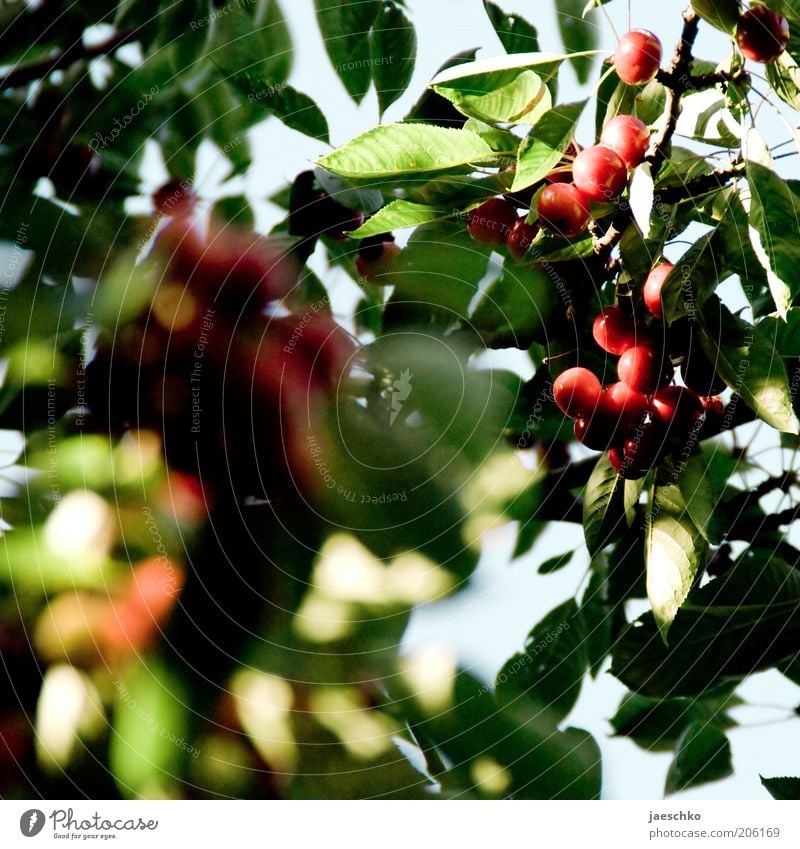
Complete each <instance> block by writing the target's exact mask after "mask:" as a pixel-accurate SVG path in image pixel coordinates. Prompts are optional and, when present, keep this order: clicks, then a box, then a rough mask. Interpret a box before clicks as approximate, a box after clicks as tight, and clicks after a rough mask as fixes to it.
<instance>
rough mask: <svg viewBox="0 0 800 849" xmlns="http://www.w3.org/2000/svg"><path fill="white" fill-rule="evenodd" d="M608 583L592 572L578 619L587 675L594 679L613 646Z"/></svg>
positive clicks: (598, 574) (601, 575) (603, 577)
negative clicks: (583, 635)
mask: <svg viewBox="0 0 800 849" xmlns="http://www.w3.org/2000/svg"><path fill="white" fill-rule="evenodd" d="M608 589H609V587H608V581H607V579H606V576H605V575H603V574H602V573H600V572H593V573H592V577H591V578H590V579H589V583H588V584H587V586H586V591H585V592H584V594H583V598H582V599H581V607H580V617H581V620H582V622H583V631H584V634H585V637H586V641H585V645H586V659H587V661H588V663H589V674H590V675H591V676H592V678H596V677H597V675H598V674H599V673H600V669H601V668H602V666H603V662H604V661H605V659H606V658H607V657H608V655H609V654H610V653H611V646H612V645H613V642H614V640H613V634H612V618H613V614H612V606H611V603H610V601H609V599H608V597H607V596H608Z"/></svg>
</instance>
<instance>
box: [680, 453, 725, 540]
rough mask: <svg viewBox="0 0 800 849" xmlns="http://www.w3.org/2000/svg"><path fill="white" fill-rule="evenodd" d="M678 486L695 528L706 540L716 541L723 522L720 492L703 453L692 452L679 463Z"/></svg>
mask: <svg viewBox="0 0 800 849" xmlns="http://www.w3.org/2000/svg"><path fill="white" fill-rule="evenodd" d="M678 487H679V489H680V491H681V496H682V497H683V501H684V503H685V504H686V510H687V512H688V514H689V517H690V518H691V520H692V522H694V524H695V527H696V528H697V530H698V531H700V533H701V534H702V535H703V538H704V539H705V540H706V541H707V542H710V543H712V544H717V543H719V542H720V541H721V540H722V534H723V524H724V522H723V518H722V516H721V515H720V510H721V503H722V494H721V493H720V492H718V491H717V489H716V488H715V486H714V480H713V475H712V473H711V472H710V471H709V461H708V458H707V457H706V455H705V454H703V453H700V454H693V455H692V456H691V457H690V458H689V459H688V460H687V461H686V462H685V463H682V464H681V469H680V474H679V476H678Z"/></svg>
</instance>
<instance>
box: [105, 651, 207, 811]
mask: <svg viewBox="0 0 800 849" xmlns="http://www.w3.org/2000/svg"><path fill="white" fill-rule="evenodd" d="M115 688H116V691H117V693H116V707H115V709H114V728H113V733H112V734H111V735H110V743H109V746H110V751H109V764H110V766H111V773H112V775H113V776H114V779H115V781H116V782H117V785H118V786H119V789H120V792H121V793H123V794H124V795H125V796H126V797H127V798H139V797H142V796H153V795H159V796H161V795H164V794H170V791H172V792H178V787H179V781H180V774H181V773H180V770H181V764H182V763H185V761H186V758H187V754H186V752H187V747H188V746H190V745H191V742H192V741H191V740H189V739H187V735H188V733H189V727H190V725H189V708H188V693H187V691H186V687H185V684H184V682H183V681H182V680H181V679H180V678H179V677H178V675H177V674H176V673H175V671H174V670H172V669H170V668H169V667H168V666H167V665H166V664H165V663H164V662H163V661H161V660H159V659H156V658H154V657H141V658H139V659H138V660H137V662H136V664H134V668H133V670H132V671H131V672H130V673H129V674H127V675H126V676H125V677H124V678H120V679H119V680H117V681H116V682H115ZM182 744H184V745H182Z"/></svg>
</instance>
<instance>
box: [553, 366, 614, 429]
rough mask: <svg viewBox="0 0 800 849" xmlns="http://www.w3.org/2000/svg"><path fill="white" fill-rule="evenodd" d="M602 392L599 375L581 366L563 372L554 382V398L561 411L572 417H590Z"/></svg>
mask: <svg viewBox="0 0 800 849" xmlns="http://www.w3.org/2000/svg"><path fill="white" fill-rule="evenodd" d="M602 392H603V387H602V386H601V385H600V381H599V380H598V379H597V376H596V375H595V374H593V373H592V372H590V371H589V369H587V368H582V367H580V366H576V367H575V368H570V369H567V370H566V371H565V372H562V373H561V374H560V375H559V376H558V377H557V378H556V379H555V382H554V383H553V399H554V400H555V402H556V404H557V406H558V408H559V409H560V410H561V412H562V413H564V414H565V415H567V416H569V417H570V418H572V419H576V418H588V417H590V416H591V415H592V413H593V412H594V411H595V409H596V408H597V406H598V404H599V403H600V399H601V396H602Z"/></svg>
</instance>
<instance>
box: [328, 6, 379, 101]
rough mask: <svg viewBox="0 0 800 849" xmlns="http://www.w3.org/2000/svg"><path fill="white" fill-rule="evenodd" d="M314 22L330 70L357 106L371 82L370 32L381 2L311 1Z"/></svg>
mask: <svg viewBox="0 0 800 849" xmlns="http://www.w3.org/2000/svg"><path fill="white" fill-rule="evenodd" d="M314 6H315V8H316V10H317V22H318V23H319V28H320V31H321V32H322V40H323V43H324V44H325V50H326V51H327V53H328V57H329V58H330V60H331V64H332V65H333V69H334V70H335V71H336V73H337V75H338V76H339V79H340V80H341V81H342V83H343V84H344V87H345V88H346V89H347V93H348V94H349V95H350V97H352V98H353V100H355V102H356V103H360V102H361V101H362V100H363V98H364V95H365V94H366V93H367V91H368V90H369V85H370V81H371V79H372V70H371V66H370V29H371V27H372V24H373V22H374V21H375V17H376V16H377V15H378V13H379V12H380V10H381V2H380V0H361V2H358V3H352V2H351V0H314Z"/></svg>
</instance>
